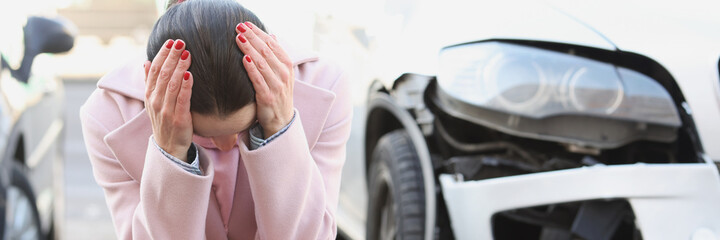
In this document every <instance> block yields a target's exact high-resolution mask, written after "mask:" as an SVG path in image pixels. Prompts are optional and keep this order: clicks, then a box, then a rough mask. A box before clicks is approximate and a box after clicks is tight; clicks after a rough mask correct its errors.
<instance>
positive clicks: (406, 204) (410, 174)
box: [366, 130, 425, 240]
mask: <svg viewBox="0 0 720 240" xmlns="http://www.w3.org/2000/svg"><path fill="white" fill-rule="evenodd" d="M371 161H372V162H371V163H370V168H369V169H370V172H369V178H368V179H369V182H368V212H367V236H366V237H367V239H378V240H387V239H403V240H407V239H418V240H419V239H423V237H424V233H425V188H424V182H423V175H422V167H421V166H420V160H419V158H418V156H417V152H416V151H415V147H414V146H413V144H412V141H411V140H410V137H409V136H408V134H407V132H405V130H395V131H392V132H390V133H387V134H385V135H383V136H382V137H381V138H380V140H379V141H378V143H377V145H376V147H375V150H374V151H373V154H372V159H371ZM398 200H399V201H398Z"/></svg>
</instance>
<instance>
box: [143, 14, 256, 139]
mask: <svg viewBox="0 0 720 240" xmlns="http://www.w3.org/2000/svg"><path fill="white" fill-rule="evenodd" d="M177 2H178V1H177V0H171V1H169V3H168V6H169V8H168V9H167V11H166V12H165V14H163V15H162V16H161V17H160V19H158V21H157V22H156V23H155V26H154V28H153V31H152V33H151V34H150V38H149V41H148V46H147V57H148V60H150V61H152V60H153V59H154V58H155V55H156V54H157V53H158V51H159V50H160V48H161V47H163V44H164V43H165V42H166V41H167V40H168V39H182V40H183V41H184V42H185V49H186V50H188V51H189V52H190V54H191V56H192V63H191V64H190V68H189V69H188V71H189V72H191V73H192V75H193V79H194V84H193V88H192V97H191V99H190V112H191V113H192V116H193V117H192V118H193V130H194V132H195V134H197V135H200V136H204V137H210V138H211V139H212V140H213V141H214V142H215V144H216V145H217V146H218V147H220V148H221V149H227V148H228V147H232V144H234V139H236V138H237V133H238V132H240V131H243V130H245V129H247V128H249V126H250V125H251V124H252V123H254V122H255V104H254V101H255V91H254V89H253V86H252V83H251V82H250V78H249V77H248V74H247V72H246V70H245V68H244V67H243V64H242V61H243V56H244V54H243V53H242V52H241V51H240V48H238V46H237V45H236V43H235V36H236V33H235V27H236V26H237V24H238V23H243V22H252V23H253V24H255V25H256V26H257V27H258V28H260V29H262V30H263V31H265V27H264V25H263V24H262V22H260V20H259V19H258V18H257V17H256V16H255V15H254V14H253V13H252V12H250V11H249V10H247V9H245V8H244V7H242V6H241V5H240V4H239V3H237V2H236V1H235V0H189V1H187V0H186V1H181V3H177Z"/></svg>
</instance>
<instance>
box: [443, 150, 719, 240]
mask: <svg viewBox="0 0 720 240" xmlns="http://www.w3.org/2000/svg"><path fill="white" fill-rule="evenodd" d="M440 184H441V186H442V192H443V196H444V198H445V203H446V205H447V208H448V212H449V215H450V219H451V226H452V229H453V232H454V235H455V237H456V238H457V239H492V227H491V217H492V216H493V214H495V213H497V212H501V211H505V210H510V209H517V208H525V207H532V206H539V205H548V204H555V203H564V202H574V201H584V200H593V199H627V200H628V202H629V203H630V205H631V206H632V209H633V211H634V213H635V217H636V225H637V227H638V228H639V229H640V231H641V232H642V236H643V238H644V239H693V240H699V239H720V176H718V170H717V168H716V167H715V165H712V164H705V163H698V164H633V165H613V166H604V165H600V166H592V167H583V168H576V169H569V170H561V171H552V172H543V173H534V174H526V175H519V176H511V177H502V178H493V179H488V180H480V181H462V180H460V181H458V180H457V179H456V178H455V177H454V176H453V175H449V174H442V175H441V176H440Z"/></svg>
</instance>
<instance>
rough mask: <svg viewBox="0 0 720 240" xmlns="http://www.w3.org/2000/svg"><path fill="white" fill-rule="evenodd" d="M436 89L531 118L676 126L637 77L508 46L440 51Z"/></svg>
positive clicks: (648, 83) (668, 102) (653, 90)
mask: <svg viewBox="0 0 720 240" xmlns="http://www.w3.org/2000/svg"><path fill="white" fill-rule="evenodd" d="M438 85H439V87H440V88H441V89H442V91H444V92H445V93H447V94H448V95H449V96H452V97H453V98H456V99H457V100H459V101H462V102H465V103H467V104H470V105H473V106H477V107H483V108H486V109H491V110H495V111H501V112H505V113H508V114H514V115H520V116H524V117H528V118H532V119H542V118H547V117H553V116H562V115H581V116H593V117H600V118H609V119H619V120H626V121H632V122H639V123H652V124H658V125H662V126H668V127H679V126H680V125H681V121H680V117H679V115H678V111H677V109H676V107H675V105H674V104H673V100H672V97H671V96H670V94H669V93H668V92H667V91H666V90H665V89H664V88H663V87H662V86H661V85H660V84H658V83H657V82H656V81H654V80H653V79H651V78H649V77H647V76H645V75H643V74H641V73H638V72H635V71H633V70H630V69H625V68H622V67H618V66H614V65H612V64H608V63H604V62H599V61H595V60H591V59H587V58H583V57H578V56H573V55H570V54H566V53H560V52H554V51H549V50H543V49H538V48H532V47H526V46H520V45H514V44H509V43H501V42H483V43H472V44H465V45H459V46H453V47H449V48H446V49H444V50H443V51H442V52H441V53H440V71H439V74H438Z"/></svg>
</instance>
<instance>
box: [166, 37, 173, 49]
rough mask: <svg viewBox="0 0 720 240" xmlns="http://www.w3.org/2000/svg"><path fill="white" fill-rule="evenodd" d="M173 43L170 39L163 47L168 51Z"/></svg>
mask: <svg viewBox="0 0 720 240" xmlns="http://www.w3.org/2000/svg"><path fill="white" fill-rule="evenodd" d="M173 43H174V41H173V40H172V39H170V40H168V41H167V44H165V47H166V48H168V49H170V48H171V47H172V45H173Z"/></svg>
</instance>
